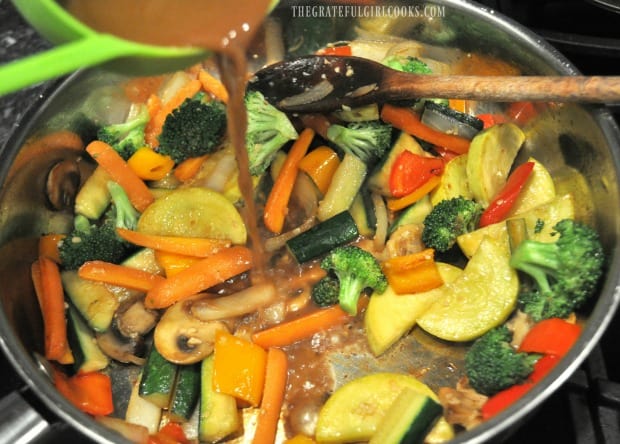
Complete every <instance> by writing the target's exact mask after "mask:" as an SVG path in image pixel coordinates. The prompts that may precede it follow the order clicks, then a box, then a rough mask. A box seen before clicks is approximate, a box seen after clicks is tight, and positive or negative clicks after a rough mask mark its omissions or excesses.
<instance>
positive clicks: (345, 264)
mask: <svg viewBox="0 0 620 444" xmlns="http://www.w3.org/2000/svg"><path fill="white" fill-rule="evenodd" d="M321 268H323V269H324V270H327V271H328V272H332V273H334V274H335V275H336V277H337V278H338V284H339V285H340V290H339V292H338V303H339V304H340V306H341V307H342V309H343V310H344V311H346V312H347V313H349V314H351V315H355V314H357V301H358V300H359V297H360V294H361V292H362V291H363V290H364V289H365V288H371V289H373V290H375V291H376V292H378V293H383V292H384V291H385V290H386V288H387V285H388V284H387V279H386V278H385V275H384V274H383V271H381V266H380V265H379V263H378V262H377V260H376V259H375V257H374V256H373V255H372V254H370V253H369V252H367V251H366V250H362V249H361V248H359V247H355V246H353V245H346V246H344V247H337V248H334V249H333V250H331V251H330V252H329V253H328V254H327V256H325V257H324V258H323V260H322V261H321Z"/></svg>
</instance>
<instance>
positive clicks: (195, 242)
mask: <svg viewBox="0 0 620 444" xmlns="http://www.w3.org/2000/svg"><path fill="white" fill-rule="evenodd" d="M116 232H117V233H118V235H119V236H120V237H122V238H123V239H125V240H126V241H127V242H130V243H132V244H134V245H139V246H141V247H147V248H152V249H153V250H161V251H167V252H168V253H177V254H184V255H187V256H196V257H207V256H210V255H212V254H213V253H217V252H218V251H221V250H223V249H224V248H227V247H229V246H230V244H231V242H230V241H229V240H225V239H208V238H204V237H181V236H160V235H156V234H147V233H141V232H139V231H132V230H127V229H125V228H118V229H117V230H116Z"/></svg>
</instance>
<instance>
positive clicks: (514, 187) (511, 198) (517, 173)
mask: <svg viewBox="0 0 620 444" xmlns="http://www.w3.org/2000/svg"><path fill="white" fill-rule="evenodd" d="M533 170H534V162H525V163H523V164H521V165H519V166H518V167H517V168H516V169H515V170H514V171H513V172H512V173H511V174H510V176H509V177H508V180H507V181H506V184H505V185H504V186H503V188H502V189H501V190H500V192H499V193H497V196H495V197H494V198H493V201H492V202H491V203H490V204H489V206H488V207H487V208H485V210H484V211H483V212H482V215H481V216H480V222H479V223H478V225H479V226H480V227H486V226H487V225H492V224H494V223H497V222H501V221H502V220H504V219H506V217H508V214H509V213H510V210H511V209H512V208H513V206H514V204H515V202H516V201H517V198H518V197H519V193H521V190H522V189H523V187H524V186H525V183H526V182H527V180H528V179H529V177H530V175H531V174H532V171H533Z"/></svg>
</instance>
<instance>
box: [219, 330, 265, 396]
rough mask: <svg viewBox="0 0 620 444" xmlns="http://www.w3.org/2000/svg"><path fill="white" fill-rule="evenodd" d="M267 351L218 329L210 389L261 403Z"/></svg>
mask: <svg viewBox="0 0 620 444" xmlns="http://www.w3.org/2000/svg"><path fill="white" fill-rule="evenodd" d="M266 365H267V352H266V351H265V350H264V349H263V348H261V347H259V346H258V345H256V344H253V343H252V342H250V341H248V340H245V339H242V338H239V337H236V336H233V335H231V334H230V333H228V332H227V331H224V330H218V331H217V333H216V334H215V345H214V347H213V380H212V385H213V390H215V391H216V392H218V393H225V394H227V395H230V396H234V397H235V398H237V399H241V400H243V401H246V402H248V403H250V405H252V406H254V407H256V406H258V405H259V404H260V402H261V398H262V396H263V388H264V385H265V369H266Z"/></svg>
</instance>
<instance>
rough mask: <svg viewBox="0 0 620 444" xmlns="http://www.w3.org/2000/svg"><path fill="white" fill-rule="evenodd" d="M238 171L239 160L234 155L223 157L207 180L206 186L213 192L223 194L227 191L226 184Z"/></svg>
mask: <svg viewBox="0 0 620 444" xmlns="http://www.w3.org/2000/svg"><path fill="white" fill-rule="evenodd" d="M236 170H237V160H236V159H235V156H234V155H233V154H232V153H226V154H225V155H223V156H222V157H221V158H220V159H219V160H218V162H217V164H216V165H215V167H214V168H213V170H212V171H211V174H209V176H208V177H207V178H206V180H205V182H204V186H205V187H206V188H209V189H212V190H213V191H217V192H220V193H221V192H222V191H224V190H225V189H226V184H227V183H228V181H229V180H230V178H231V177H232V175H233V174H234V173H235V171H236Z"/></svg>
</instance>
